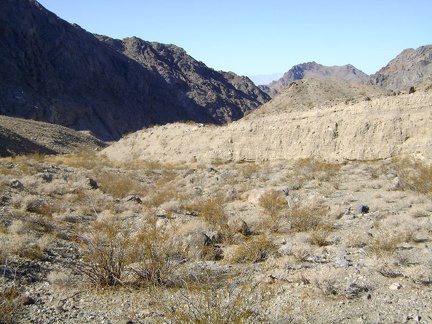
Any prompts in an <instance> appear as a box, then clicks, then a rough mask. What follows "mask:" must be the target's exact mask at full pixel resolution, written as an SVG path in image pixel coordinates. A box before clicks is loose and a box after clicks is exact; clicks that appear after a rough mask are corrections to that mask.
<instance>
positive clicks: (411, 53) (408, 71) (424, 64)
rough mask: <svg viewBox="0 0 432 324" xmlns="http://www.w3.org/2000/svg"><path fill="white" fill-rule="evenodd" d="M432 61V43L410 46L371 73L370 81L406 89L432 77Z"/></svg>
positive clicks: (393, 87) (383, 85)
mask: <svg viewBox="0 0 432 324" xmlns="http://www.w3.org/2000/svg"><path fill="white" fill-rule="evenodd" d="M431 63H432V45H426V46H421V47H419V48H417V49H413V48H408V49H405V50H403V51H402V52H401V53H400V54H399V55H398V56H397V57H396V58H394V59H393V60H391V61H390V62H389V64H387V65H386V66H385V67H383V68H382V69H381V70H379V71H378V72H377V73H375V74H373V75H371V77H370V83H371V84H376V85H379V86H382V87H385V88H387V89H390V90H404V89H407V88H409V87H412V86H416V85H417V84H419V83H421V82H423V81H427V80H428V79H432V64H431Z"/></svg>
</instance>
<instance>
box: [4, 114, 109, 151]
mask: <svg viewBox="0 0 432 324" xmlns="http://www.w3.org/2000/svg"><path fill="white" fill-rule="evenodd" d="M106 146H107V145H106V144H105V143H104V142H102V141H100V140H99V139H97V138H96V137H94V136H93V135H91V134H87V133H84V132H78V131H75V130H72V129H70V128H67V127H63V126H60V125H53V124H48V123H44V122H38V121H34V120H27V119H21V118H14V117H7V116H0V156H13V155H19V154H29V153H40V154H59V153H60V154H62V153H71V152H76V151H79V150H86V149H90V150H95V149H102V148H104V147H106Z"/></svg>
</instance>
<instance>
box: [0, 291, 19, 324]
mask: <svg viewBox="0 0 432 324" xmlns="http://www.w3.org/2000/svg"><path fill="white" fill-rule="evenodd" d="M19 299H20V292H19V290H18V289H16V288H14V287H9V288H2V289H0V323H5V324H8V323H17V321H16V318H17V317H18V315H19V313H20V312H21V311H22V306H21V303H20V300H19Z"/></svg>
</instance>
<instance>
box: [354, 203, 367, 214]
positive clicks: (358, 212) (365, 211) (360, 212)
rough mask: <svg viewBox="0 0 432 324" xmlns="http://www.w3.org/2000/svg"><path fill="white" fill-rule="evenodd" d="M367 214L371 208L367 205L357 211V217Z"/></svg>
mask: <svg viewBox="0 0 432 324" xmlns="http://www.w3.org/2000/svg"><path fill="white" fill-rule="evenodd" d="M367 213H369V206H367V205H360V206H358V207H357V209H356V215H359V214H367Z"/></svg>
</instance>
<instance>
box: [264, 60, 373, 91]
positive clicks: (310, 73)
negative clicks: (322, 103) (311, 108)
mask: <svg viewBox="0 0 432 324" xmlns="http://www.w3.org/2000/svg"><path fill="white" fill-rule="evenodd" d="M310 78H315V79H330V78H333V79H341V80H345V81H352V82H363V81H366V80H368V75H367V74H365V73H363V72H362V71H360V70H359V69H357V68H355V67H354V66H352V65H351V64H347V65H343V66H324V65H321V64H318V63H316V62H308V63H302V64H298V65H295V66H293V67H292V68H291V69H290V70H289V71H288V72H286V73H285V74H284V75H283V77H282V78H280V79H279V80H277V81H273V82H271V83H270V84H269V85H264V86H259V87H260V88H261V89H262V90H263V91H265V92H266V93H268V94H269V95H270V96H271V97H272V98H273V97H275V96H276V95H277V94H278V93H279V92H281V91H282V90H283V89H285V88H286V87H287V86H288V85H289V84H290V83H291V82H293V81H296V80H302V79H310Z"/></svg>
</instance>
